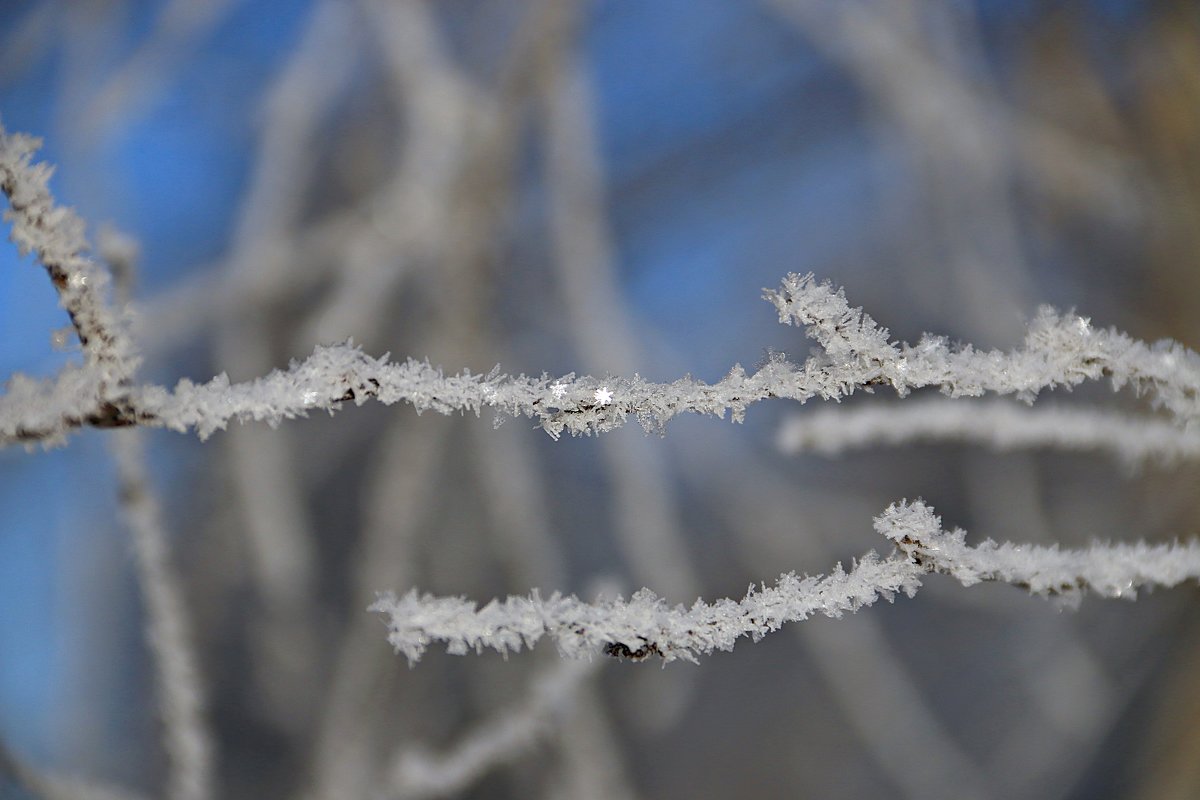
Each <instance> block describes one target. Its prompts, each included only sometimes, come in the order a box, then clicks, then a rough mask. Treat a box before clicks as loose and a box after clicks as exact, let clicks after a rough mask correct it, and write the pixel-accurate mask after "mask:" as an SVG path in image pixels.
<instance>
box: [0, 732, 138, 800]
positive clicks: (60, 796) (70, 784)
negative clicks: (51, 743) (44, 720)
mask: <svg viewBox="0 0 1200 800" xmlns="http://www.w3.org/2000/svg"><path fill="white" fill-rule="evenodd" d="M0 778H5V779H9V780H11V781H12V782H13V783H14V784H15V788H19V789H24V790H25V791H26V792H28V793H29V795H30V796H32V797H37V798H39V800H142V796H141V795H139V794H137V793H136V792H132V791H129V790H127V789H124V788H119V787H116V786H109V785H105V784H101V783H98V782H96V781H91V780H86V779H84V778H79V777H75V776H68V775H63V774H60V773H57V772H50V771H46V770H39V769H35V768H34V767H33V766H31V765H30V764H29V763H27V762H26V761H24V760H23V759H21V758H18V757H17V756H16V754H14V753H12V752H10V751H9V749H8V747H7V746H6V745H5V744H4V742H3V741H0Z"/></svg>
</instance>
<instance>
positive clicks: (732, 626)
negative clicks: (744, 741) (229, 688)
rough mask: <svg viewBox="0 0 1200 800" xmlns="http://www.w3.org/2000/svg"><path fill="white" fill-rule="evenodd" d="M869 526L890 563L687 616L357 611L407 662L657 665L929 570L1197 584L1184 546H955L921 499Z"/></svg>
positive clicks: (1195, 563) (524, 604)
mask: <svg viewBox="0 0 1200 800" xmlns="http://www.w3.org/2000/svg"><path fill="white" fill-rule="evenodd" d="M875 530H876V532H878V533H879V534H880V535H882V536H884V537H885V538H886V539H888V540H890V541H891V542H893V543H895V545H896V547H897V551H898V553H897V555H894V556H891V557H889V558H885V559H881V558H880V557H879V556H877V555H875V553H874V552H871V553H868V554H867V555H865V556H863V558H862V559H861V560H859V561H858V562H856V563H855V564H854V565H852V567H851V569H850V571H849V572H846V571H844V570H843V569H842V567H841V565H840V564H839V565H837V566H836V567H835V568H834V570H833V571H832V572H830V573H829V574H828V575H824V576H820V577H804V578H799V577H797V576H796V574H795V573H788V574H785V575H783V576H781V577H780V578H779V580H778V581H776V583H775V585H774V586H771V587H764V588H762V589H758V590H756V588H755V587H754V586H753V585H752V586H751V587H750V591H749V592H748V593H747V594H746V596H745V598H743V599H742V600H739V601H735V600H729V599H723V600H718V601H716V602H714V603H712V604H708V603H705V602H703V601H702V600H697V601H696V603H695V605H693V606H692V607H691V608H690V609H689V608H685V607H684V606H682V605H677V606H673V607H672V606H669V605H667V603H666V602H664V601H663V600H662V599H660V598H659V597H658V596H657V595H655V594H654V593H653V592H651V591H650V590H649V589H642V590H641V591H639V592H637V593H635V594H634V595H633V596H632V597H631V598H630V599H629V600H624V599H622V598H621V597H618V598H617V599H615V600H606V599H600V600H597V601H596V602H595V603H592V604H588V603H584V602H583V601H581V600H579V599H578V598H576V597H574V596H571V597H564V596H562V595H560V594H557V593H555V594H554V595H552V596H550V597H549V598H546V599H543V598H542V597H541V596H540V595H539V594H538V593H537V592H536V591H535V592H533V594H531V595H530V596H529V597H509V598H508V599H507V600H503V601H499V600H493V601H492V602H490V603H488V604H487V605H486V606H484V607H483V608H477V607H476V605H475V603H473V602H471V601H469V600H466V599H464V598H456V597H445V598H438V597H434V596H432V595H421V594H419V593H418V592H417V591H416V590H415V589H414V590H412V591H410V592H409V593H408V594H406V595H404V596H403V597H397V596H396V595H394V594H392V593H390V592H389V593H385V594H383V595H381V596H380V598H379V599H378V600H377V601H376V602H375V603H374V604H373V605H372V606H371V607H370V608H369V609H368V610H370V611H377V612H380V613H382V614H384V616H385V617H386V618H387V625H388V641H389V642H390V643H391V645H392V646H393V647H394V648H395V649H396V652H397V653H403V654H404V655H405V656H406V657H407V658H408V660H409V663H410V664H412V663H414V662H416V661H418V660H419V659H420V658H421V656H422V655H423V654H424V652H425V650H426V649H427V648H428V647H429V644H430V643H431V642H435V641H437V642H444V643H445V644H446V650H447V652H449V653H452V654H455V655H464V654H466V653H467V652H469V651H471V650H474V651H475V652H477V653H478V652H482V651H483V650H484V649H485V648H490V649H494V650H497V651H499V652H500V653H504V654H507V653H508V652H510V651H519V650H520V649H521V648H522V647H533V646H534V645H535V644H536V643H537V642H538V641H540V640H541V639H542V638H543V637H548V638H550V639H553V640H554V642H555V644H556V645H557V647H558V650H559V653H560V654H562V655H563V656H565V657H571V658H582V657H591V656H592V655H594V654H596V653H599V652H604V653H606V654H608V655H612V656H618V657H625V658H631V659H634V660H642V659H645V658H647V657H649V656H651V655H655V656H659V657H661V658H662V660H663V661H664V662H670V661H674V660H676V659H684V660H687V661H692V662H695V661H696V660H697V657H698V656H700V655H709V654H711V653H713V652H714V651H716V650H732V649H733V646H734V644H735V643H736V641H737V640H738V639H739V638H741V637H743V636H749V637H751V638H752V639H754V640H755V641H758V640H759V639H760V638H762V637H763V636H765V635H767V634H768V633H773V632H775V631H777V630H779V629H780V628H781V627H782V626H783V625H784V624H787V623H790V622H800V621H803V620H805V619H808V618H809V617H811V616H814V615H816V614H824V615H826V616H829V617H840V616H842V615H843V614H844V613H846V612H853V611H857V610H858V609H860V608H863V607H865V606H869V605H872V604H873V603H874V602H875V601H876V600H877V599H878V598H880V597H883V598H885V599H887V600H889V601H891V600H892V599H893V598H894V596H895V595H896V593H897V592H903V593H904V594H906V595H908V596H909V597H912V596H913V595H914V594H915V593H916V591H917V589H918V588H919V587H920V585H921V578H922V576H923V575H924V574H926V573H929V572H938V573H943V574H946V575H950V576H952V577H954V578H956V579H957V580H958V581H960V582H961V583H962V584H963V585H964V586H971V585H973V584H976V583H980V582H982V581H1000V582H1004V583H1011V584H1013V585H1015V586H1021V587H1024V588H1027V589H1029V591H1030V592H1032V593H1033V594H1038V595H1043V596H1045V595H1056V596H1059V597H1061V598H1064V599H1066V600H1067V601H1068V602H1077V601H1078V599H1079V598H1080V596H1081V595H1082V592H1083V591H1084V590H1087V589H1090V590H1092V591H1094V592H1096V593H1097V594H1099V595H1101V596H1103V597H1123V598H1128V599H1133V598H1135V597H1136V595H1137V591H1138V589H1139V588H1142V587H1150V586H1160V587H1165V588H1169V587H1172V586H1176V585H1178V584H1180V583H1182V582H1184V581H1187V580H1193V581H1194V580H1198V579H1200V542H1191V543H1188V544H1186V545H1178V544H1173V545H1148V544H1145V543H1141V542H1139V543H1136V544H1118V545H1094V546H1093V547H1091V548H1089V549H1087V550H1059V549H1058V548H1056V547H1038V546H1031V545H1013V544H1007V543H1005V544H996V543H995V542H993V541H991V540H988V541H986V542H984V543H983V544H981V545H979V546H978V547H970V546H968V545H967V544H966V543H965V537H966V534H965V532H964V531H962V530H960V529H955V530H953V531H949V532H947V531H944V530H942V525H941V518H940V517H938V516H937V515H936V514H934V512H933V509H932V508H930V507H929V506H927V505H926V504H925V503H923V502H921V501H919V500H918V501H916V502H913V503H908V502H900V503H895V504H893V505H892V506H891V507H889V508H888V509H887V511H885V512H884V513H883V514H881V515H880V516H878V517H876V518H875Z"/></svg>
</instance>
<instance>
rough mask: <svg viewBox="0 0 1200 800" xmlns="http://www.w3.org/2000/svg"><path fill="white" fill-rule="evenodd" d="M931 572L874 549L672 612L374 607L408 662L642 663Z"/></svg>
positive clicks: (887, 590) (870, 598)
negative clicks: (433, 649) (446, 657)
mask: <svg viewBox="0 0 1200 800" xmlns="http://www.w3.org/2000/svg"><path fill="white" fill-rule="evenodd" d="M923 572H924V568H922V567H920V566H918V565H916V564H914V563H913V562H911V561H909V560H907V559H902V558H888V559H881V558H879V557H878V556H876V555H875V554H874V553H868V554H867V555H866V556H864V557H863V558H862V559H861V560H860V561H858V562H857V563H855V564H854V565H853V566H852V567H851V569H850V571H849V572H846V571H844V570H843V569H842V568H841V565H838V566H837V567H836V568H835V569H834V570H833V571H832V572H830V573H829V574H828V575H825V576H820V577H803V578H801V577H798V576H797V575H796V574H795V573H788V574H786V575H783V576H781V577H780V578H779V580H778V581H776V583H775V585H774V586H770V587H763V588H761V589H756V587H754V586H751V587H750V591H749V592H748V593H747V594H746V597H745V598H744V599H742V600H740V601H734V600H718V601H717V602H715V603H713V604H711V605H710V604H707V603H705V602H703V601H701V600H697V601H696V603H695V605H693V606H692V607H691V608H690V609H689V608H685V607H684V606H682V605H679V606H674V607H672V606H669V605H667V603H666V602H665V601H664V600H662V599H661V598H659V597H658V596H657V595H655V594H654V593H653V592H651V591H650V590H648V589H642V590H641V591H639V592H636V593H635V594H634V595H633V596H632V597H631V598H629V599H628V600H625V599H623V598H621V597H617V598H616V599H615V600H609V599H604V598H601V599H599V600H597V601H596V602H595V603H593V604H588V603H584V602H583V601H582V600H580V599H578V598H577V597H574V596H571V597H564V596H562V595H560V594H558V593H555V594H553V595H551V596H550V597H548V598H542V597H541V596H540V595H539V594H538V593H537V592H536V591H535V592H534V593H533V594H532V595H531V596H529V597H509V598H508V599H507V600H504V601H502V602H501V601H493V602H491V603H489V604H488V605H486V606H484V607H483V608H478V609H477V608H476V606H475V603H473V602H471V601H469V600H466V599H464V598H457V597H446V598H437V597H433V596H432V595H421V594H418V593H417V591H416V590H413V591H410V592H409V593H408V594H406V595H404V596H402V597H397V596H395V595H394V594H391V593H386V594H383V595H381V596H380V598H379V600H377V601H376V602H375V603H374V604H373V605H372V606H371V607H370V610H371V611H378V612H380V613H383V614H384V615H385V616H386V617H387V619H388V641H389V642H391V644H392V646H393V647H394V648H396V651H397V652H398V653H403V654H404V655H405V656H407V657H408V660H409V662H410V663H412V662H415V661H418V660H419V659H420V658H421V656H422V654H424V652H425V650H426V649H427V648H428V646H429V644H430V643H431V642H434V641H441V642H445V643H446V649H447V651H448V652H450V653H454V654H465V653H467V652H468V651H470V650H475V651H477V652H479V651H482V650H483V649H484V648H492V649H495V650H497V651H499V652H501V653H508V652H509V651H519V650H520V649H521V648H522V647H532V646H533V645H534V644H536V643H537V642H538V641H539V640H540V639H541V638H542V637H544V636H545V637H549V638H551V639H553V640H554V641H555V644H556V645H557V646H558V650H559V652H560V653H562V655H564V656H568V657H575V658H580V657H590V656H592V655H595V654H597V653H600V652H604V653H607V654H608V655H613V656H620V657H625V658H632V659H635V660H641V659H644V658H647V657H649V656H651V655H655V656H659V657H661V658H662V659H663V660H664V661H674V660H676V659H683V660H686V661H692V662H695V661H697V657H698V656H700V655H707V654H710V653H712V652H713V651H715V650H732V649H733V646H734V644H735V642H736V641H737V640H738V639H739V638H741V637H743V636H750V637H753V638H754V639H755V640H756V641H757V640H758V639H760V638H762V637H763V636H765V635H766V634H768V633H772V632H774V631H777V630H779V628H780V627H781V626H783V625H784V624H785V623H788V622H798V621H800V620H804V619H807V618H808V617H811V616H813V615H814V614H825V615H826V616H829V617H840V616H841V615H842V614H844V613H846V612H848V611H857V610H858V609H859V608H862V607H863V606H869V605H871V604H872V603H874V602H875V601H876V600H878V599H879V598H880V597H884V598H885V599H888V600H891V599H892V598H893V597H894V595H895V594H896V593H897V592H904V593H905V594H908V595H912V594H913V593H914V592H915V591H916V590H917V587H918V586H919V585H920V576H921V574H922V573H923Z"/></svg>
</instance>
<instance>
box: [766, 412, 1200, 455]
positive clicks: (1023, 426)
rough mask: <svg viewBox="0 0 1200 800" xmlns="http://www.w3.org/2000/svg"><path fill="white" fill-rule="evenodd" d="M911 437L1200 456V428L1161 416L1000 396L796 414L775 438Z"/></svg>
mask: <svg viewBox="0 0 1200 800" xmlns="http://www.w3.org/2000/svg"><path fill="white" fill-rule="evenodd" d="M915 442H930V443H942V442H951V443H962V444H972V445H981V446H983V447H989V448H992V449H994V450H1001V451H1008V450H1026V449H1035V448H1052V449H1055V450H1065V451H1081V452H1103V453H1107V454H1109V455H1111V456H1114V457H1115V458H1118V459H1120V460H1121V461H1122V462H1124V463H1125V464H1127V465H1129V466H1136V465H1139V464H1143V463H1146V462H1155V463H1159V464H1175V463H1178V462H1181V461H1189V460H1195V459H1198V458H1200V432H1193V431H1181V430H1180V429H1179V427H1178V426H1177V425H1174V424H1172V423H1170V422H1168V421H1166V420H1159V419H1150V418H1147V417H1141V416H1134V415H1130V414H1122V413H1118V412H1113V411H1102V410H1097V409H1092V408H1038V407H1034V408H1025V407H1022V406H1017V405H1013V404H1012V403H1008V402H1004V401H1001V400H995V401H980V402H972V401H965V400H957V401H956V400H947V399H945V398H927V399H921V400H910V401H907V402H903V403H879V404H872V405H860V406H857V407H854V408H822V409H815V410H813V411H809V412H806V413H803V414H796V415H794V416H792V417H791V418H789V419H788V420H786V421H785V422H784V423H783V425H781V426H780V428H779V433H778V435H777V437H776V443H777V445H778V447H779V449H780V450H781V451H782V452H784V453H788V454H792V455H795V454H798V453H804V452H815V453H820V454H821V455H826V456H835V455H839V454H841V453H844V452H847V451H850V450H859V449H863V448H867V447H881V446H888V447H896V446H899V445H906V444H912V443H915Z"/></svg>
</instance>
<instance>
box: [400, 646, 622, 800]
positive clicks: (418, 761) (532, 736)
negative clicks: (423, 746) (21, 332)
mask: <svg viewBox="0 0 1200 800" xmlns="http://www.w3.org/2000/svg"><path fill="white" fill-rule="evenodd" d="M601 663H602V662H599V661H588V660H574V659H569V660H563V661H560V662H559V663H558V664H556V665H555V666H554V667H552V668H551V669H550V670H548V671H547V672H546V673H545V674H543V675H538V676H536V677H535V678H534V680H533V681H531V684H530V685H531V686H532V688H531V690H530V693H529V696H528V697H527V698H526V700H525V702H524V703H523V704H522V705H520V706H517V707H515V708H508V709H505V710H504V711H502V712H500V713H498V714H496V715H495V716H494V717H493V718H491V719H488V720H486V721H485V722H483V723H482V724H481V725H479V727H477V728H476V729H475V730H473V731H471V732H470V733H469V734H467V735H466V736H465V737H463V739H462V740H461V741H459V742H458V743H457V744H456V745H454V747H453V748H451V749H450V750H449V751H447V752H445V753H441V754H433V753H427V752H423V751H421V750H417V749H404V750H401V751H400V752H398V753H397V754H396V755H395V757H394V759H393V763H392V768H391V772H390V776H389V784H390V785H389V787H388V789H387V790H386V791H385V792H383V793H382V794H383V795H384V796H388V797H396V798H404V799H405V800H417V799H418V798H432V797H450V796H453V795H456V794H459V793H461V792H462V791H464V790H466V789H468V788H469V787H470V786H472V785H473V784H474V783H475V782H476V781H478V780H479V779H480V778H482V777H483V776H484V775H486V774H487V772H488V771H489V770H491V769H493V768H495V767H497V766H499V765H501V764H504V763H507V762H510V761H513V760H515V759H517V758H519V757H520V756H522V755H524V754H525V753H527V752H528V751H529V750H531V749H533V748H534V747H535V746H537V745H538V744H539V743H540V742H541V741H542V740H544V739H545V738H546V737H548V736H549V735H550V734H551V733H553V732H554V730H555V728H556V726H555V724H554V723H555V718H556V717H557V716H558V715H559V714H561V713H562V712H563V711H565V710H566V708H567V707H568V706H570V705H571V704H572V703H573V701H574V699H575V697H576V695H577V694H578V692H579V690H580V687H581V685H582V684H583V683H584V681H586V680H587V679H588V678H590V677H591V676H592V675H593V674H595V672H596V670H597V668H598V667H599V665H600V664H601Z"/></svg>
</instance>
